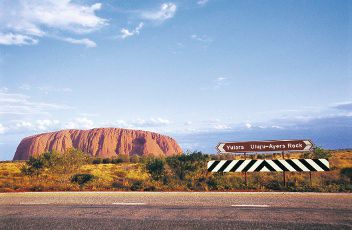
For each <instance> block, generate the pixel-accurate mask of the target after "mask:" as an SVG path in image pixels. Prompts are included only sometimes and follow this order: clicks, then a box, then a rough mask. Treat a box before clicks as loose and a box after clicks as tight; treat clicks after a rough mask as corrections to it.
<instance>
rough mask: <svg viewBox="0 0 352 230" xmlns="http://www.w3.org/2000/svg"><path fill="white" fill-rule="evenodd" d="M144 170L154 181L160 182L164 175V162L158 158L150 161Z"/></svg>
mask: <svg viewBox="0 0 352 230" xmlns="http://www.w3.org/2000/svg"><path fill="white" fill-rule="evenodd" d="M146 169H147V170H148V172H149V174H150V175H151V176H152V178H153V179H154V180H160V179H161V178H162V177H163V175H164V170H165V161H164V160H162V159H158V158H155V159H152V160H150V161H149V162H148V163H147V165H146Z"/></svg>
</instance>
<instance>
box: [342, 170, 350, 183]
mask: <svg viewBox="0 0 352 230" xmlns="http://www.w3.org/2000/svg"><path fill="white" fill-rule="evenodd" d="M340 174H341V175H344V176H346V177H347V178H349V180H350V184H352V168H343V169H341V171H340Z"/></svg>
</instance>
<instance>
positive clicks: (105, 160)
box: [102, 158, 111, 164]
mask: <svg viewBox="0 0 352 230" xmlns="http://www.w3.org/2000/svg"><path fill="white" fill-rule="evenodd" d="M102 163H103V164H110V163H111V159H110V158H104V159H103V161H102Z"/></svg>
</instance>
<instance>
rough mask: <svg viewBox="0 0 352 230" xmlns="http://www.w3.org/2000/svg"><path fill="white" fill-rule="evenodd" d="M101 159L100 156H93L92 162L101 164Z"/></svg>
mask: <svg viewBox="0 0 352 230" xmlns="http://www.w3.org/2000/svg"><path fill="white" fill-rule="evenodd" d="M101 162H102V159H101V158H94V159H93V161H92V164H101Z"/></svg>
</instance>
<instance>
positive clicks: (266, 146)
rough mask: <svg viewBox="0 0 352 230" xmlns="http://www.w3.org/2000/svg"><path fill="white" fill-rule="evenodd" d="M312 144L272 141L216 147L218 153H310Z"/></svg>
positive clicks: (225, 144) (222, 144) (228, 143)
mask: <svg viewBox="0 0 352 230" xmlns="http://www.w3.org/2000/svg"><path fill="white" fill-rule="evenodd" d="M313 147H314V144H313V142H312V141H310V140H272V141H245V142H221V143H219V144H218V145H217V146H216V149H217V150H218V152H219V153H256V152H271V153H275V152H278V153H280V152H302V151H311V150H312V149H313Z"/></svg>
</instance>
